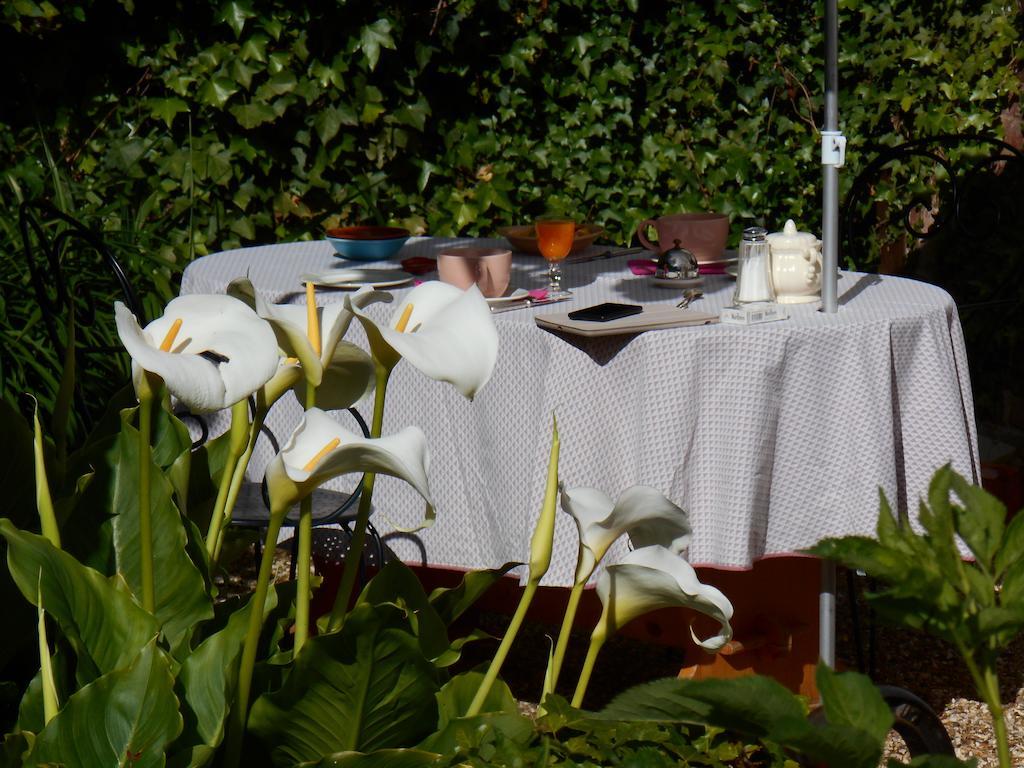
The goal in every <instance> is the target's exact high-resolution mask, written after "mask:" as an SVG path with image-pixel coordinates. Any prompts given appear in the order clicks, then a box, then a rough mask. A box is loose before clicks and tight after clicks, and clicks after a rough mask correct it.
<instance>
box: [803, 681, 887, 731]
mask: <svg viewBox="0 0 1024 768" xmlns="http://www.w3.org/2000/svg"><path fill="white" fill-rule="evenodd" d="M816 680H817V683H818V691H819V693H820V694H821V703H822V705H823V706H824V708H825V717H826V718H828V722H829V723H831V724H833V725H843V726H847V727H849V728H856V729H857V730H860V731H863V732H865V733H867V734H869V735H870V736H872V737H874V738H875V739H876V740H877V741H878V743H879V744H881V743H882V742H883V741H885V737H886V735H887V734H888V733H889V729H890V728H892V710H890V709H889V705H888V704H886V703H885V700H884V699H883V698H882V697H881V696H880V695H879V693H878V689H877V688H875V684H874V683H872V682H871V679H870V678H868V677H865V676H864V675H859V674H857V673H856V672H847V673H845V674H841V675H839V674H836V673H835V672H834V671H833V670H832V669H831V668H829V667H828V666H827V665H825V664H819V665H818V671H817V673H816Z"/></svg>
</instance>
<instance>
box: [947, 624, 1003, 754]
mask: <svg viewBox="0 0 1024 768" xmlns="http://www.w3.org/2000/svg"><path fill="white" fill-rule="evenodd" d="M956 648H957V650H958V651H959V652H960V656H961V657H962V658H963V660H964V664H965V665H966V666H967V671H968V672H969V673H970V675H971V679H972V680H973V681H974V687H975V689H977V691H978V693H979V694H980V695H981V698H982V699H983V700H984V701H985V706H986V707H988V712H989V716H990V717H991V718H992V730H993V731H994V732H995V735H996V750H997V754H998V755H999V767H1000V768H1011V766H1012V763H1011V762H1010V743H1009V740H1008V736H1007V733H1006V719H1005V718H1004V717H1003V714H1004V712H1003V702H1002V699H1001V698H1000V695H999V676H998V674H997V673H996V671H995V668H994V667H992V666H991V665H989V664H983V665H979V664H978V662H977V661H976V660H975V659H974V657H973V656H972V655H971V654H970V653H969V651H968V649H967V647H966V646H965V645H963V644H961V643H959V642H958V643H956Z"/></svg>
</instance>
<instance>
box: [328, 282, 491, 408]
mask: <svg viewBox="0 0 1024 768" xmlns="http://www.w3.org/2000/svg"><path fill="white" fill-rule="evenodd" d="M357 296H358V294H357ZM345 305H346V307H348V308H349V309H350V311H351V312H352V313H353V314H354V315H355V316H356V318H358V320H359V322H360V323H362V325H363V328H364V330H365V331H366V336H367V338H368V339H369V342H370V350H371V352H372V353H373V357H374V359H375V360H376V361H377V362H378V363H379V364H380V365H382V366H384V367H385V368H386V369H388V370H391V369H392V368H394V367H395V366H396V365H397V364H398V361H399V360H403V359H404V360H406V361H407V362H408V363H409V364H410V365H412V366H413V367H414V368H416V369H417V370H419V371H420V372H421V373H423V374H424V375H426V376H428V377H430V378H431V379H434V380H436V381H444V382H448V383H449V384H451V385H452V386H454V387H455V388H456V389H457V390H458V391H459V392H461V393H462V394H463V395H464V396H465V397H468V398H473V397H474V396H475V395H476V393H477V392H479V391H480V389H481V388H482V387H483V386H484V385H485V384H486V383H487V381H488V380H489V379H490V378H491V373H492V372H493V371H494V364H495V362H496V361H497V357H498V332H497V331H496V330H495V328H494V319H493V318H492V316H491V310H490V307H488V306H487V302H486V301H485V300H484V297H483V295H482V294H481V293H480V290H479V289H478V288H477V287H476V286H475V285H474V286H471V287H470V288H469V290H467V291H462V290H459V289H458V288H456V287H455V286H453V285H448V284H447V283H440V282H437V281H430V282H426V283H421V284H420V285H418V286H416V287H415V288H413V289H412V290H411V291H409V293H408V295H407V296H406V297H405V299H404V300H403V301H402V303H401V304H399V305H398V307H397V308H396V310H395V312H394V314H393V315H392V316H391V319H390V320H389V321H388V322H387V323H378V322H377V321H375V320H373V319H372V318H371V317H369V316H368V315H367V314H366V313H364V312H363V311H362V308H361V307H360V306H358V304H357V302H356V296H353V297H346V298H345ZM410 307H411V309H410Z"/></svg>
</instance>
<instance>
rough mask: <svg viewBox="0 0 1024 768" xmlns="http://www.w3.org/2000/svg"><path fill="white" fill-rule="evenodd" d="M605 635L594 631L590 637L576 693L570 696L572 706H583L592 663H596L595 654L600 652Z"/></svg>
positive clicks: (592, 668) (592, 666) (591, 672)
mask: <svg viewBox="0 0 1024 768" xmlns="http://www.w3.org/2000/svg"><path fill="white" fill-rule="evenodd" d="M606 639H607V633H605V632H603V631H601V632H598V631H595V632H594V634H592V635H591V636H590V648H588V649H587V658H586V659H585V660H584V661H583V669H581V670H580V679H579V680H578V681H577V682H576V692H575V693H574V694H573V695H572V705H573V706H574V707H577V708H578V707H580V706H582V705H583V697H584V696H585V695H586V693H587V686H588V685H590V676H591V674H593V672H594V663H595V662H596V661H597V654H599V653H600V652H601V648H602V646H604V641H605V640H606Z"/></svg>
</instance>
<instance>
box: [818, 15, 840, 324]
mask: <svg viewBox="0 0 1024 768" xmlns="http://www.w3.org/2000/svg"><path fill="white" fill-rule="evenodd" d="M836 6H837V0H825V129H824V131H823V133H822V163H823V165H822V181H823V189H822V201H821V308H822V311H824V312H829V313H834V312H836V310H837V309H838V302H837V298H836V293H837V291H838V280H839V275H838V271H837V270H838V267H839V169H838V166H839V165H842V160H840V161H839V163H838V164H836V163H834V162H825V152H826V142H829V141H831V139H832V137H834V136H836V134H837V133H838V131H839V13H838V9H837V7H836Z"/></svg>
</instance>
